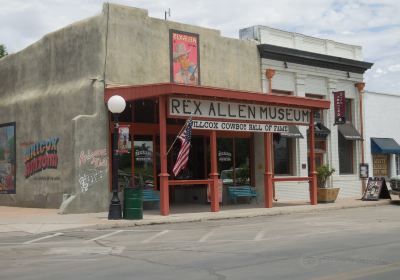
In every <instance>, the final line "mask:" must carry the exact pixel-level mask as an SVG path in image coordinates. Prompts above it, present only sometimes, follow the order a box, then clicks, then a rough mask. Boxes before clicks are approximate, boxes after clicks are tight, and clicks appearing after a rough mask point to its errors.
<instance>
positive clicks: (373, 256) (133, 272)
mask: <svg viewBox="0 0 400 280" xmlns="http://www.w3.org/2000/svg"><path fill="white" fill-rule="evenodd" d="M399 214H400V205H399V204H398V203H392V204H391V205H387V206H379V207H367V208H354V209H343V210H335V211H322V212H315V213H308V214H292V215H278V216H268V217H257V218H247V219H230V220H219V221H206V222H196V223H179V224H163V225H153V226H140V227H131V228H115V229H109V230H96V229H79V230H68V231H63V232H51V233H40V234H26V233H21V232H11V233H1V234H0V269H1V277H0V279H2V280H8V279H13V280H19V279H41V280H48V279H57V280H63V279H96V280H99V279H152V280H154V279H174V280H176V279H399V278H400V219H399Z"/></svg>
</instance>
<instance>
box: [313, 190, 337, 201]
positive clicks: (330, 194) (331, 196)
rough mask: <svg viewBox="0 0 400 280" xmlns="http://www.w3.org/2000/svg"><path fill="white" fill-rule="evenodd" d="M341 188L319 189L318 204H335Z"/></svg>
mask: <svg viewBox="0 0 400 280" xmlns="http://www.w3.org/2000/svg"><path fill="white" fill-rule="evenodd" d="M339 190H340V188H318V189H317V199H318V203H332V202H335V200H336V198H337V196H338V194H339Z"/></svg>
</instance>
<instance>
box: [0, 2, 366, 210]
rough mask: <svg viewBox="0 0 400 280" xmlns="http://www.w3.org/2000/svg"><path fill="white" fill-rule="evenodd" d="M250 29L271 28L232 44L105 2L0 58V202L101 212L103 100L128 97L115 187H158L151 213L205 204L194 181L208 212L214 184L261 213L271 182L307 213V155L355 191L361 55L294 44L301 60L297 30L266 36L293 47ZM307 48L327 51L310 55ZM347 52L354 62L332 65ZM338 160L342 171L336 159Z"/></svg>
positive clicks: (108, 120) (106, 138) (310, 175)
mask: <svg viewBox="0 0 400 280" xmlns="http://www.w3.org/2000/svg"><path fill="white" fill-rule="evenodd" d="M261 30H270V31H271V30H272V29H268V28H264V27H253V28H250V29H246V30H245V31H241V35H242V36H241V37H242V39H241V40H238V39H231V38H225V37H222V36H221V35H220V32H219V31H217V30H212V29H208V28H201V27H197V26H191V25H185V24H180V23H176V22H171V21H165V20H161V19H155V18H150V17H148V14H147V11H145V10H142V9H136V8H130V7H124V6H119V5H113V4H104V6H103V11H102V13H101V14H100V15H97V16H94V17H92V18H89V19H87V20H84V21H81V22H78V23H75V24H72V25H70V26H67V27H65V28H63V29H61V30H58V31H56V32H53V33H51V34H48V35H46V36H45V37H44V38H42V39H41V40H39V41H38V42H37V43H35V44H33V45H31V46H29V47H27V48H26V49H24V50H22V51H21V52H19V53H16V54H12V55H9V56H7V57H5V58H3V59H1V61H0V82H1V84H2V85H3V87H2V88H1V89H0V96H1V98H2V102H1V104H0V109H1V112H2V114H1V115H0V124H1V127H0V129H1V128H4V129H3V130H0V132H1V133H0V144H1V145H2V147H3V150H4V151H3V157H2V160H3V161H2V165H1V166H2V170H3V169H4V170H5V171H2V172H3V173H6V174H7V178H8V179H7V180H8V183H7V187H4V188H3V190H2V193H3V194H1V195H0V203H1V205H18V206H31V207H53V208H60V212H62V213H77V212H95V211H105V210H107V209H108V207H109V201H110V188H111V176H110V174H111V163H112V160H111V159H112V151H111V147H112V144H113V131H114V129H113V128H114V122H113V117H112V116H111V114H110V112H108V110H107V106H106V104H107V101H108V100H109V98H111V97H112V96H114V95H119V96H122V97H123V98H124V99H125V101H126V102H127V107H126V109H125V110H124V111H123V112H122V113H121V114H120V116H119V119H118V120H119V124H120V126H119V138H118V149H119V151H120V156H119V172H118V174H119V178H120V180H121V181H120V184H124V180H123V178H124V177H125V178H126V177H128V178H130V179H133V180H132V181H133V182H132V183H133V184H138V183H144V184H145V185H146V187H148V188H155V189H159V190H160V195H161V206H160V212H161V214H162V215H168V214H169V209H170V203H171V204H177V203H181V202H185V203H206V201H207V188H205V186H207V187H208V188H209V190H210V193H211V195H210V196H211V210H212V211H218V210H219V204H218V200H217V193H218V186H219V185H232V184H233V185H243V184H244V185H252V186H254V187H255V188H256V189H257V191H258V192H259V193H260V195H261V197H264V205H265V207H272V199H273V183H275V185H276V189H277V194H278V196H279V197H282V199H284V198H285V197H288V198H289V199H290V197H292V198H293V197H294V198H296V199H305V200H307V201H308V200H309V201H310V202H311V203H312V204H316V203H317V201H316V178H315V172H313V170H315V167H314V166H313V163H314V156H316V158H317V164H320V163H322V162H324V163H330V164H331V165H332V166H334V167H335V168H337V170H340V172H338V174H337V176H335V178H334V180H335V182H338V183H339V184H340V187H341V188H343V192H342V193H343V194H345V195H347V194H357V195H359V194H360V192H359V189H360V186H361V183H360V180H359V179H358V174H357V165H358V163H360V150H361V146H360V144H359V142H358V141H351V140H346V139H349V137H350V139H352V138H351V137H354V136H357V137H360V135H359V134H357V130H359V126H360V125H359V124H360V119H359V111H358V110H359V109H358V108H359V104H358V97H359V93H358V91H357V90H356V87H355V85H357V84H360V83H361V82H362V74H363V73H364V71H365V70H366V69H368V68H369V67H370V66H371V64H370V63H366V62H363V61H361V48H360V47H355V46H348V45H343V44H339V43H334V42H328V41H324V40H320V39H316V38H308V37H307V38H306V39H307V40H308V41H310V40H311V39H312V40H311V41H313V40H314V41H313V44H314V45H313V44H311V45H310V46H314V47H313V48H311V47H307V45H306V44H305V43H304V44H303V45H302V46H303V48H306V49H308V50H307V51H304V50H302V51H300V50H299V46H298V45H297V44H299V42H300V41H301V40H300V39H299V38H300V37H301V35H296V36H297V37H296V36H294V35H293V34H291V33H287V32H286V33H285V32H282V31H277V33H279V34H280V35H281V37H282V35H285V34H286V35H287V34H289V37H290V36H292V37H293V36H294V37H295V39H293V40H292V43H293V42H296V45H294V46H292V45H289V46H288V45H285V46H280V45H279V44H277V43H276V44H275V45H274V44H271V45H269V44H266V41H265V39H264V37H263V35H262V34H264V33H263V32H264V31H262V32H261ZM256 32H260V34H261V35H262V36H261V35H260V36H261V37H260V36H258V35H257V36H255V34H256ZM249 34H250V35H249ZM290 34H291V35H290ZM286 35H285V36H286ZM276 38H278V37H276ZM247 39H252V40H247ZM307 40H305V39H304V42H306V41H307ZM278 41H279V40H278ZM287 42H290V40H289V41H287ZM318 44H327V45H326V46H324V48H325V49H327V50H328V51H329V52H328V53H325V54H319V53H318V52H319V51H318V50H316V49H317V47H316V46H318ZM310 50H312V51H313V52H311V51H310ZM346 51H347V52H348V53H350V54H351V53H352V54H353V56H352V57H350V58H346V59H344V58H340V57H337V56H338V55H342V56H345V53H346ZM335 52H336V53H335ZM342 53H343V54H342ZM335 55H336V56H335ZM267 70H270V71H267ZM274 71H275V75H272V74H273V73H274ZM266 72H267V73H269V75H268V77H266V76H265V74H266ZM332 91H345V92H346V98H347V99H346V106H347V107H348V108H349V110H348V111H347V112H348V113H349V112H351V114H350V115H349V116H347V117H348V118H347V120H348V121H350V122H349V124H345V125H344V126H342V127H344V128H342V130H340V129H339V132H338V128H337V126H333V119H334V113H333V107H332V106H333V105H332V102H330V101H331V100H332V98H331V92H332ZM329 108H330V109H331V110H329V112H325V111H327V109H329ZM190 116H192V117H193V131H192V139H191V144H192V147H191V150H190V158H191V160H190V161H189V165H188V168H186V169H185V170H184V171H183V172H181V173H179V174H177V176H173V175H172V173H173V167H174V162H175V158H176V156H177V154H178V152H179V145H173V141H174V139H175V137H176V136H177V135H178V133H179V132H180V129H181V128H182V126H183V125H184V124H185V120H187V119H188V118H189V117H190ZM314 119H315V120H316V121H317V125H316V124H315V122H314ZM307 130H308V131H310V133H309V134H307ZM314 130H315V133H314V132H313V131H314ZM265 132H275V133H274V136H273V135H272V134H273V133H265ZM352 133H353V134H352ZM1 135H3V136H1ZM300 135H301V136H302V137H303V138H300V139H299V138H293V137H298V136H300ZM307 135H309V137H308V136H307ZM1 137H2V138H1ZM320 138H321V140H316V141H315V145H312V144H311V145H310V148H309V149H308V150H307V142H310V143H314V139H320ZM307 139H308V140H307ZM340 141H342V142H340ZM272 143H275V144H274V145H275V149H274V150H275V153H274V154H275V156H274V157H272V156H271V155H272V151H273V149H272V145H273V144H272ZM342 144H343V145H342ZM171 145H173V146H172V149H171V150H170V151H168V148H169V147H171ZM167 152H169V153H167ZM349 152H352V157H351V158H352V161H351V162H350V161H345V160H343V158H341V156H342V155H344V154H346V155H347V154H348V153H349ZM308 161H309V162H308ZM349 162H350V164H349ZM273 163H274V165H275V170H274V169H273V167H272V166H273ZM342 163H343V164H344V165H343V164H342ZM342 171H343V172H342ZM275 175H277V176H275ZM278 175H279V176H278ZM281 175H282V176H281ZM283 175H284V176H283ZM4 177H5V176H4ZM222 191H223V193H224V195H223V197H224V199H225V202H226V199H227V197H226V188H225V187H224V188H223V190H222ZM285 193H286V195H285ZM281 194H282V196H281Z"/></svg>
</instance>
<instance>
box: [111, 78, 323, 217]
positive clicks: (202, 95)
mask: <svg viewBox="0 0 400 280" xmlns="http://www.w3.org/2000/svg"><path fill="white" fill-rule="evenodd" d="M114 95H119V96H121V97H122V98H123V99H124V100H126V101H127V104H128V106H127V110H125V111H124V112H122V114H121V118H120V121H119V122H120V123H119V124H120V127H121V126H123V125H124V124H127V125H128V128H125V132H124V133H123V135H125V136H124V137H121V130H120V131H119V134H120V137H119V139H120V140H121V143H122V146H123V148H122V149H124V150H128V154H129V148H127V147H129V145H130V146H131V150H132V149H134V151H133V152H132V151H131V153H130V155H131V159H130V160H131V176H133V179H134V180H133V181H134V182H135V183H136V181H139V182H144V184H145V185H146V186H147V187H149V188H152V189H153V190H155V191H157V190H159V201H160V205H159V207H160V213H161V215H169V213H170V202H172V203H179V200H180V199H181V201H183V202H187V201H188V200H189V202H190V203H192V202H196V203H204V201H205V197H207V198H209V201H210V208H211V209H210V210H211V211H212V212H218V211H219V209H220V205H219V204H220V203H219V202H220V200H219V197H221V196H220V195H219V192H220V190H222V189H223V187H224V186H227V187H228V189H229V192H230V195H232V196H237V195H238V194H240V195H243V193H242V192H240V193H238V192H239V191H245V195H246V197H252V196H254V195H256V193H255V191H256V190H253V189H252V188H251V187H252V186H254V183H253V182H254V180H253V179H252V177H253V176H254V168H253V166H252V164H253V163H252V162H253V161H254V160H253V159H252V158H251V157H252V156H253V154H254V149H253V147H252V145H253V144H252V142H254V141H252V139H253V138H252V135H254V133H262V134H263V137H264V143H263V144H262V145H263V147H264V170H263V171H264V183H263V185H262V186H255V187H256V188H260V187H261V188H263V189H264V192H263V193H264V206H265V207H266V208H271V207H272V201H273V184H274V182H278V181H308V182H309V185H310V202H311V204H316V203H317V200H316V191H317V187H316V175H315V174H316V173H315V158H314V156H315V152H314V151H315V149H314V117H313V112H314V110H320V109H328V108H330V103H329V101H325V100H314V99H311V98H298V97H294V96H278V95H273V94H262V93H259V92H248V91H240V90H230V89H223V88H210V87H202V86H185V85H177V84H173V83H163V84H151V85H142V86H126V87H113V88H106V94H105V97H104V101H105V102H106V103H107V101H108V99H109V98H110V97H111V96H114ZM109 120H110V132H112V130H113V123H112V120H111V116H110V118H109ZM189 120H190V121H189ZM188 121H189V123H190V124H193V127H192V128H193V130H192V131H191V135H192V139H191V141H190V143H191V146H190V147H191V148H190V153H189V157H190V159H189V161H188V166H185V168H184V169H186V168H187V171H186V172H185V170H183V171H182V172H181V173H179V172H178V173H177V174H176V178H175V177H174V176H173V175H171V174H172V172H171V171H172V170H171V169H173V165H174V163H175V161H176V159H175V160H174V158H175V157H174V156H176V155H177V153H178V151H179V149H180V148H179V146H180V145H178V146H177V147H173V148H172V152H171V151H169V148H170V146H171V144H172V142H173V141H174V139H175V138H176V136H177V135H180V133H181V131H182V128H183V127H185V125H186V124H187V123H188ZM119 124H117V125H119ZM289 125H307V126H308V127H309V130H310V135H311V138H310V143H311V145H310V170H311V172H310V176H307V177H279V178H275V177H274V173H273V169H272V168H273V165H272V162H273V158H272V156H273V154H272V153H271V150H272V147H273V146H272V142H273V139H272V134H273V133H283V132H287V131H288V127H289ZM121 128H122V127H121ZM139 136H140V137H142V136H143V137H145V136H146V137H147V139H144V138H143V139H140V137H139ZM138 137H139V138H138ZM111 139H112V133H110V141H109V143H110V144H111V143H112V140H111ZM187 141H189V140H187ZM129 142H130V143H129ZM119 145H120V144H118V146H119ZM135 146H136V148H135ZM151 146H152V149H151ZM110 147H112V145H110ZM135 149H136V150H135ZM109 154H110V155H112V154H113V153H112V151H110V152H109ZM135 154H136V157H137V158H136V157H135ZM139 156H140V157H143V158H142V159H141V160H138V159H139ZM127 157H129V156H127ZM109 162H110V163H111V162H112V161H111V156H110V160H109ZM151 163H152V164H151ZM136 166H137V171H135V169H136ZM139 171H140V174H138V173H137V172H139ZM110 172H111V167H110ZM179 176H181V177H179ZM224 180H225V181H224ZM110 183H111V182H110ZM110 185H111V184H110ZM237 186H243V188H242V189H238V188H235V187H237ZM179 187H180V188H183V189H184V191H183V193H185V195H186V193H189V197H188V198H187V197H184V198H180V197H179V195H178V196H176V195H175V194H174V193H175V192H176V191H177V189H178V188H179ZM232 187H233V188H234V189H231V188H232ZM188 188H193V190H195V192H197V193H194V194H191V193H190V192H189V191H188ZM204 189H205V191H204V192H202V191H198V190H204ZM207 189H209V190H210V195H209V196H207V195H206V196H205V195H204V194H206V190H207ZM233 198H234V199H235V197H233ZM207 201H208V199H207Z"/></svg>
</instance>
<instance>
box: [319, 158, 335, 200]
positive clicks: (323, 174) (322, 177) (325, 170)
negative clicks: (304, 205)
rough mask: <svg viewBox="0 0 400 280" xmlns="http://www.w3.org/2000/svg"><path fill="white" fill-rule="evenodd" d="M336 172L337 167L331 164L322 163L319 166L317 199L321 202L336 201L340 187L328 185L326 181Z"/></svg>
mask: <svg viewBox="0 0 400 280" xmlns="http://www.w3.org/2000/svg"><path fill="white" fill-rule="evenodd" d="M333 173H335V169H334V168H331V167H330V166H329V165H326V164H324V165H321V166H319V167H317V186H318V190H317V199H318V202H319V203H321V202H322V203H329V202H335V200H336V198H337V196H338V194H339V190H340V188H332V187H327V186H326V183H327V181H328V179H329V177H330V176H332V174H333Z"/></svg>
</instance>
